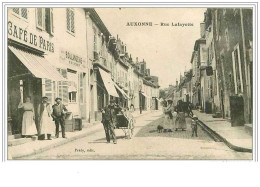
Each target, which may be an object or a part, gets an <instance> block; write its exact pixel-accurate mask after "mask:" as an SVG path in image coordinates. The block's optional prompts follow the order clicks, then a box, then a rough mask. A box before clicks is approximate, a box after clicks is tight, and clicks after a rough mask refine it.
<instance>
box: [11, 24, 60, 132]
mask: <svg viewBox="0 0 260 187" xmlns="http://www.w3.org/2000/svg"><path fill="white" fill-rule="evenodd" d="M24 27H25V26H19V24H16V23H14V22H12V21H9V22H8V50H7V69H8V83H7V84H8V94H7V97H8V98H7V99H8V134H9V135H12V134H20V133H21V124H22V115H23V111H21V110H20V109H18V105H19V103H20V102H24V100H25V98H26V97H27V96H30V97H31V103H33V105H34V110H35V111H37V110H36V109H37V106H38V105H39V104H40V102H41V98H42V96H47V97H48V98H49V102H50V103H54V98H55V97H56V92H57V88H56V86H57V83H58V82H59V81H63V80H65V79H64V78H63V77H62V76H61V75H60V74H59V72H58V71H57V69H56V68H55V67H54V66H53V65H52V64H51V63H50V62H49V61H48V60H47V59H46V58H45V55H46V54H47V53H50V54H53V53H54V52H55V46H54V43H53V42H51V41H50V40H49V38H47V37H44V36H41V35H39V34H38V33H37V32H35V31H30V29H26V28H24ZM35 117H36V119H35V121H36V128H37V129H38V124H37V122H38V119H37V117H38V116H37V115H36V116H35Z"/></svg>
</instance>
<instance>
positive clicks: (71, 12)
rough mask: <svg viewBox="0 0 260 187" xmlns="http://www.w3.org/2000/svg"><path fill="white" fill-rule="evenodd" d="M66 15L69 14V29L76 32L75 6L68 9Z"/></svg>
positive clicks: (73, 32)
mask: <svg viewBox="0 0 260 187" xmlns="http://www.w3.org/2000/svg"><path fill="white" fill-rule="evenodd" d="M66 16H67V31H68V32H69V33H72V34H75V20H74V17H75V14H74V9H73V8H67V9H66Z"/></svg>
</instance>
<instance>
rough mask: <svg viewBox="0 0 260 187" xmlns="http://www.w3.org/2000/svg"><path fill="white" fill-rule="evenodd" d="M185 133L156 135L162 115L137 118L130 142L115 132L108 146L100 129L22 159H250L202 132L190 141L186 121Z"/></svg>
mask: <svg viewBox="0 0 260 187" xmlns="http://www.w3.org/2000/svg"><path fill="white" fill-rule="evenodd" d="M186 120H187V123H188V125H187V127H188V129H187V131H177V132H167V133H157V131H156V127H157V125H158V124H161V123H162V122H163V118H162V115H161V112H160V111H158V112H154V113H151V114H147V115H144V116H141V117H139V118H137V120H136V126H135V133H134V137H133V138H132V139H130V140H129V139H126V138H125V137H124V133H123V132H122V131H121V130H116V134H117V137H118V143H117V144H116V145H115V144H112V143H111V144H107V143H106V140H105V136H104V135H105V134H104V131H103V128H100V131H98V132H96V133H94V134H92V135H90V136H87V137H84V138H82V139H78V140H75V141H73V142H70V143H68V144H65V145H62V146H60V147H56V148H53V149H51V150H49V151H46V152H43V153H40V154H37V155H33V156H30V157H25V158H23V159H123V160H124V159H181V160H182V159H199V160H200V159H251V157H252V154H251V153H239V152H235V151H233V150H231V149H229V148H228V147H227V146H226V145H225V144H223V143H221V142H214V141H213V140H212V139H211V138H210V137H209V136H208V135H207V134H206V133H205V132H204V131H203V130H201V129H200V128H199V129H198V137H194V138H193V137H191V129H190V125H189V119H186Z"/></svg>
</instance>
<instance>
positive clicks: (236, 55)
mask: <svg viewBox="0 0 260 187" xmlns="http://www.w3.org/2000/svg"><path fill="white" fill-rule="evenodd" d="M240 58H241V57H240V49H239V44H237V45H236V46H235V48H234V51H233V52H232V61H233V77H234V86H235V94H239V93H243V77H242V71H241V59H240Z"/></svg>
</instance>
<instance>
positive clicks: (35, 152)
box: [12, 129, 100, 160]
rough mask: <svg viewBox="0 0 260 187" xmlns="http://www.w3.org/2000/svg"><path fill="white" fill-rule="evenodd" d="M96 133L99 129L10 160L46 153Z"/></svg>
mask: <svg viewBox="0 0 260 187" xmlns="http://www.w3.org/2000/svg"><path fill="white" fill-rule="evenodd" d="M98 131H100V129H97V130H94V131H88V132H86V133H82V134H79V135H77V136H74V137H71V138H69V139H64V141H60V142H57V143H54V144H52V145H48V146H45V147H43V148H40V149H37V150H33V151H32V152H31V153H27V154H23V155H16V156H14V157H12V160H15V159H20V158H23V157H27V156H32V155H36V154H39V153H42V152H44V151H47V150H49V149H52V148H55V147H59V146H61V145H64V144H67V143H69V142H72V141H75V140H77V139H81V138H84V137H85V136H87V135H89V134H91V133H96V132H98Z"/></svg>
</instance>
